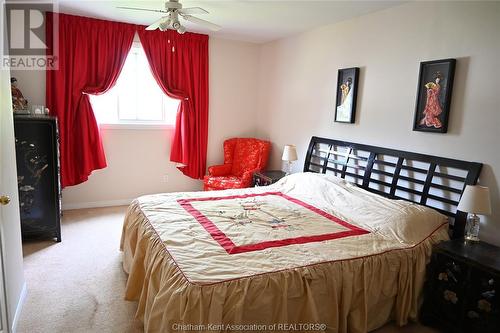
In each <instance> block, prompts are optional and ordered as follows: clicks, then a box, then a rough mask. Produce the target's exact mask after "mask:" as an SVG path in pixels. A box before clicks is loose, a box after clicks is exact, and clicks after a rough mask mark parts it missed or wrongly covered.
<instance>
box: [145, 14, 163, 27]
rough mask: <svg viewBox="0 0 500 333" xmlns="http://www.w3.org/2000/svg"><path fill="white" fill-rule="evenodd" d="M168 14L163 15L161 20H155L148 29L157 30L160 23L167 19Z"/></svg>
mask: <svg viewBox="0 0 500 333" xmlns="http://www.w3.org/2000/svg"><path fill="white" fill-rule="evenodd" d="M165 18H167V17H166V16H164V17H162V18H161V19H159V20H156V21H154V22H153V23H152V24H151V25H149V26H148V27H147V28H146V30H156V29H158V28H159V27H160V24H162V22H163V21H165Z"/></svg>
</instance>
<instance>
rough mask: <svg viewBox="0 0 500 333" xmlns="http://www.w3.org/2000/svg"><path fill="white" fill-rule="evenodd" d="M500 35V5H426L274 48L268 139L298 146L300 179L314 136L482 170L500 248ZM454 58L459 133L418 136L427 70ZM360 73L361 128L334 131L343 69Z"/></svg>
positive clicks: (486, 232)
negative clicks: (421, 83) (420, 86)
mask: <svg viewBox="0 0 500 333" xmlns="http://www.w3.org/2000/svg"><path fill="white" fill-rule="evenodd" d="M499 31H500V3H498V2H491V3H481V2H474V3H463V2H419V3H410V4H405V5H402V6H398V7H394V8H390V9H387V10H384V11H381V12H377V13H373V14H369V15H366V16H362V17H359V18H355V19H352V20H349V21H345V22H342V23H339V24H336V25H330V26H325V27H322V28H319V29H315V30H313V31H309V32H307V33H303V34H301V35H298V36H294V37H290V38H287V39H283V40H279V41H276V42H272V43H269V44H266V45H264V46H263V48H262V52H261V55H260V57H261V63H260V75H261V76H260V81H259V87H260V97H261V98H260V101H259V108H258V110H259V112H258V118H259V125H260V126H259V128H258V132H259V134H260V135H262V136H264V137H268V138H269V139H271V141H272V142H273V143H274V144H275V145H276V146H277V147H282V145H284V144H286V143H294V144H297V146H298V150H299V155H300V156H301V157H302V159H301V160H300V161H299V162H298V163H296V165H295V168H296V170H299V169H301V168H302V164H303V158H304V155H305V152H306V148H307V144H308V142H309V139H310V137H311V135H318V136H325V137H330V138H336V139H344V140H349V141H354V142H361V143H368V144H373V145H380V146H386V147H392V148H399V149H403V150H410V151H415V152H422V153H428V154H434V155H439V156H447V157H452V158H457V159H464V160H471V161H477V162H482V163H484V164H485V165H484V169H483V172H482V174H481V179H480V182H481V184H483V185H486V186H489V187H490V189H491V194H492V200H493V215H492V216H491V218H489V219H488V220H487V223H486V224H484V225H483V226H482V229H481V236H482V238H484V239H485V240H488V241H490V242H494V243H497V244H500V208H499V204H500V200H499V188H500V150H499V148H498V144H499V143H500V137H499V129H500V34H499V33H498V32H499ZM444 58H457V60H458V62H457V68H456V74H455V87H454V91H453V99H452V106H451V114H450V123H449V132H448V134H431V133H422V132H413V131H412V122H413V116H414V109H415V100H416V86H417V79H418V69H419V63H420V62H421V61H426V60H435V59H444ZM355 66H356V67H360V68H361V75H360V82H359V92H358V110H357V114H356V124H353V125H350V124H340V123H334V122H333V116H334V105H335V86H336V80H337V70H338V69H339V68H346V67H355ZM272 156H273V158H272V164H274V166H279V165H280V161H279V151H278V150H275V151H274V153H273V155H272Z"/></svg>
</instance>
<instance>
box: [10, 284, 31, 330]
mask: <svg viewBox="0 0 500 333" xmlns="http://www.w3.org/2000/svg"><path fill="white" fill-rule="evenodd" d="M27 293H28V287H27V286H26V282H24V284H23V289H22V290H21V295H20V296H19V302H17V306H16V313H14V318H13V319H12V326H11V328H12V330H11V332H12V333H16V330H17V323H18V322H19V318H20V317H21V311H22V310H23V305H24V302H25V301H26V295H27Z"/></svg>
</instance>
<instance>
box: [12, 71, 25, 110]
mask: <svg viewBox="0 0 500 333" xmlns="http://www.w3.org/2000/svg"><path fill="white" fill-rule="evenodd" d="M10 90H11V92H12V108H13V109H14V111H23V110H26V109H27V108H28V100H27V99H26V98H24V96H23V93H22V92H21V90H19V88H18V87H17V79H16V78H15V77H12V78H10Z"/></svg>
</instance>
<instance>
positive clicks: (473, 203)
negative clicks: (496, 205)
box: [457, 185, 491, 215]
mask: <svg viewBox="0 0 500 333" xmlns="http://www.w3.org/2000/svg"><path fill="white" fill-rule="evenodd" d="M457 209H458V210H460V211H462V212H467V213H474V214H481V215H489V214H491V202H490V189H489V188H487V187H484V186H478V185H467V186H466V187H465V191H464V193H463V194H462V198H460V203H459V204H458V207H457Z"/></svg>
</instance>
